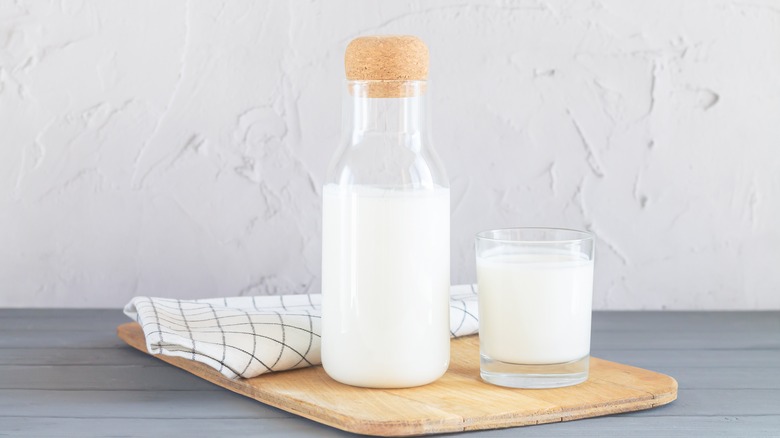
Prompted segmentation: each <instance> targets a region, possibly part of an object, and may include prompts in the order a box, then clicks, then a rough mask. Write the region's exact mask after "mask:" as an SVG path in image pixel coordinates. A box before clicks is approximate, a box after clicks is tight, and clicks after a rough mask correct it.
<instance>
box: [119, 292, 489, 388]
mask: <svg viewBox="0 0 780 438" xmlns="http://www.w3.org/2000/svg"><path fill="white" fill-rule="evenodd" d="M320 302H321V296H320V295H313V294H312V295H279V296H253V297H234V298H218V299H206V300H175V299H166V298H150V297H136V298H134V299H133V300H132V301H131V302H130V303H129V304H128V305H127V306H126V307H125V313H126V314H127V315H128V316H130V317H131V318H133V319H135V320H136V321H138V323H139V324H140V325H141V327H142V329H143V331H144V335H145V337H146V344H147V349H148V351H149V352H150V353H152V354H165V355H170V356H177V357H183V358H186V359H190V360H195V361H198V362H202V363H204V364H207V365H209V366H211V367H213V368H214V369H216V370H218V371H219V372H221V373H222V374H224V375H225V376H227V377H229V378H236V377H247V378H249V377H254V376H257V375H260V374H263V373H266V372H271V371H283V370H288V369H294V368H301V367H307V366H312V365H317V364H319V363H320V335H319V333H320ZM477 315H478V313H477V294H476V290H475V289H474V288H473V286H471V285H462V286H453V288H452V291H451V299H450V325H451V327H450V334H451V335H452V336H453V337H457V336H466V335H470V334H474V333H477V332H478V330H479V320H478V317H477Z"/></svg>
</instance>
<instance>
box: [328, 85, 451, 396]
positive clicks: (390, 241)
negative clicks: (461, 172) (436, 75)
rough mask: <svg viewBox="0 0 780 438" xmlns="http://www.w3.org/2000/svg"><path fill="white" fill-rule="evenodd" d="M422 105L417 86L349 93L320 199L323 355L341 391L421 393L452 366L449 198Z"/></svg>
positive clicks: (350, 89) (351, 88) (352, 88)
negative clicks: (386, 92) (344, 387)
mask: <svg viewBox="0 0 780 438" xmlns="http://www.w3.org/2000/svg"><path fill="white" fill-rule="evenodd" d="M372 87H394V90H397V91H399V93H398V94H399V95H401V96H404V97H397V98H387V97H371V95H372V93H371V92H370V91H371V89H372ZM374 89H375V88H374ZM426 94H427V93H426V84H425V82H424V81H382V82H381V83H377V81H351V82H348V83H347V87H346V96H345V99H344V103H345V104H344V111H343V112H344V120H343V125H344V126H343V132H344V136H343V140H342V144H341V146H340V147H339V150H338V151H337V152H336V154H335V156H334V158H333V160H332V162H331V165H330V168H329V170H328V174H327V177H326V184H325V187H324V188H323V222H322V230H323V238H322V241H323V242H322V294H323V303H322V343H321V345H322V364H323V367H324V368H325V371H326V372H327V373H328V375H329V376H330V377H332V378H333V379H335V380H337V381H339V382H342V383H346V384H349V385H354V386H364V387H374V388H401V387H411V386H418V385H423V384H426V383H430V382H432V381H434V380H436V379H438V378H439V377H441V376H442V375H443V374H444V372H445V371H446V370H447V367H448V365H449V355H450V353H449V348H450V338H449V286H450V283H449V280H450V271H449V269H450V265H449V262H450V247H449V245H450V194H449V188H448V183H447V175H446V173H445V172H444V167H443V166H442V164H441V161H440V160H439V158H438V156H437V155H436V153H435V151H434V149H433V147H432V145H431V142H430V140H429V137H428V129H427V127H428V125H427V117H426V99H427V98H426Z"/></svg>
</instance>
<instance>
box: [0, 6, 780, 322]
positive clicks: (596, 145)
mask: <svg viewBox="0 0 780 438" xmlns="http://www.w3.org/2000/svg"><path fill="white" fill-rule="evenodd" d="M375 33H410V34H416V35H419V36H421V37H422V38H423V39H424V40H425V41H426V42H427V43H428V44H429V46H430V49H431V63H432V66H431V71H432V73H431V77H432V85H433V94H434V102H433V114H432V119H433V129H434V138H435V141H436V144H437V146H438V149H439V151H440V153H441V155H442V157H443V159H444V160H445V163H446V166H447V169H448V171H449V174H450V179H451V182H452V189H453V190H452V196H453V203H452V233H453V234H452V268H453V269H452V278H453V281H454V282H470V281H473V280H474V268H473V266H472V265H473V261H472V260H473V259H472V258H473V250H472V236H473V234H474V233H475V232H477V231H479V230H482V229H487V228H494V227H506V226H513V225H549V226H566V227H577V228H580V227H586V228H588V229H591V230H593V231H594V232H595V233H596V234H597V236H598V239H599V246H598V252H597V257H598V260H597V280H596V290H595V307H596V308H598V309H728V308H733V309H770V308H773V309H777V308H780V232H779V231H778V219H779V218H780V214H779V213H780V151H779V150H778V149H779V147H780V121H779V120H780V79H779V78H780V2H776V1H775V2H772V1H763V2H762V1H649V0H630V1H626V0H615V1H600V2H599V1H596V2H585V1H574V2H564V1H549V2H536V1H517V2H510V1H474V2H465V3H464V2H454V1H430V2H418V1H412V2H388V1H385V2H377V1H359V0H354V1H338V2H337V1H328V2H303V1H300V2H299V1H290V2H282V1H277V2H261V1H230V2H221V3H220V2H206V1H203V2H184V1H150V2H140V1H130V0H128V1H100V2H99V1H62V2H43V1H40V2H36V1H31V2H10V1H2V2H1V3H0V306H48V307H51V306H79V307H105V306H110V307H116V306H120V305H122V304H124V303H125V302H126V301H128V300H129V299H130V297H132V296H134V295H140V294H143V295H156V296H170V297H180V298H188V297H193V298H194V297H207V296H219V295H236V294H276V293H287V292H302V291H317V290H318V289H319V275H320V274H319V270H320V242H321V239H320V185H321V184H322V181H323V178H324V172H325V167H326V164H327V161H328V159H329V157H330V155H331V154H332V153H333V151H334V148H335V145H336V143H337V141H338V138H339V129H340V105H341V91H340V87H341V86H342V77H343V68H342V55H343V51H344V48H345V46H346V44H347V42H348V41H349V40H350V39H351V38H353V37H355V36H358V35H363V34H375Z"/></svg>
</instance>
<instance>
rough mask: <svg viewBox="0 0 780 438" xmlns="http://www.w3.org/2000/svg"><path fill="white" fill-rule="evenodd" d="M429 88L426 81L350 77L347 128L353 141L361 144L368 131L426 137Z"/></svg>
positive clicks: (345, 115)
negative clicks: (357, 79) (353, 78)
mask: <svg viewBox="0 0 780 438" xmlns="http://www.w3.org/2000/svg"><path fill="white" fill-rule="evenodd" d="M425 88H426V83H425V81H349V82H348V83H347V96H346V102H345V111H344V132H345V133H347V134H348V135H350V137H351V141H350V143H351V144H359V143H360V142H361V141H362V140H363V138H364V137H365V136H367V135H371V136H373V135H386V136H404V137H408V136H414V137H419V138H422V137H423V136H424V135H425V134H426V132H425V131H427V117H426V115H427V114H426V93H425ZM414 143H417V142H413V144H414ZM417 144H418V146H419V143H417ZM410 145H411V144H410Z"/></svg>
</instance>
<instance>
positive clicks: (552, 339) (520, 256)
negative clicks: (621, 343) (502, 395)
mask: <svg viewBox="0 0 780 438" xmlns="http://www.w3.org/2000/svg"><path fill="white" fill-rule="evenodd" d="M594 247H595V241H594V238H593V235H592V234H590V233H587V232H584V231H575V230H566V229H557V228H507V229H501V230H491V231H484V232H481V233H479V234H477V237H476V255H477V282H478V284H479V325H480V327H479V345H480V375H481V377H482V379H483V380H485V381H486V382H489V383H492V384H495V385H500V386H508V387H512V388H556V387H561V386H571V385H576V384H578V383H582V382H584V381H585V380H587V378H588V363H589V360H590V316H591V305H592V300H593V261H594Z"/></svg>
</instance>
